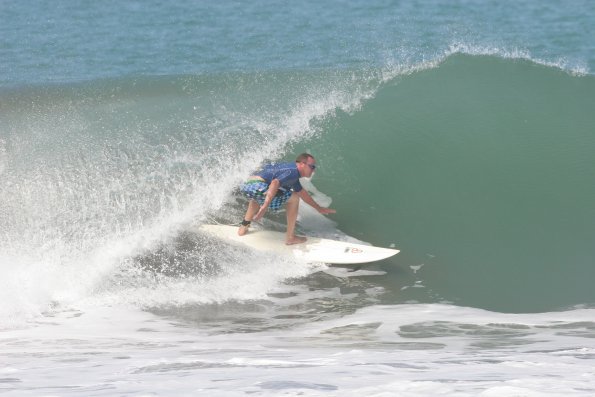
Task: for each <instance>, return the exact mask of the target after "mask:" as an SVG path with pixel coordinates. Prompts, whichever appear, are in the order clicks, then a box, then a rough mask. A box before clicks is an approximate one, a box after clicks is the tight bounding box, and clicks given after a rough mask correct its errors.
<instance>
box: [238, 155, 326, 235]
mask: <svg viewBox="0 0 595 397" xmlns="http://www.w3.org/2000/svg"><path fill="white" fill-rule="evenodd" d="M314 170H316V160H315V159H314V157H313V156H312V155H310V154H308V153H302V154H300V155H299V156H298V157H297V158H296V160H295V163H277V164H267V165H265V166H264V167H263V169H262V170H261V171H259V172H257V173H256V174H254V175H252V176H251V177H250V178H248V181H246V183H244V184H243V185H242V186H241V191H242V193H244V194H245V195H246V197H248V199H249V200H250V201H249V203H248V210H247V211H246V215H245V216H244V220H243V221H242V222H241V224H240V228H239V229H238V234H239V235H240V236H243V235H245V234H246V233H248V228H249V227H250V223H251V222H252V221H253V220H255V221H257V220H259V219H261V218H262V217H263V216H264V214H265V213H266V212H267V210H268V209H269V208H270V209H271V210H273V211H278V210H279V209H280V208H281V207H282V206H283V204H285V203H287V232H286V234H285V244H287V245H291V244H300V243H303V242H305V241H306V237H303V236H296V235H295V223H296V220H297V215H298V209H299V205H300V198H301V199H302V200H304V201H305V202H306V204H309V205H310V206H312V207H313V208H314V209H316V210H317V211H318V212H320V213H321V214H323V215H326V214H334V213H335V212H336V211H335V210H333V209H330V208H324V207H321V206H320V205H318V204H317V203H316V201H314V199H313V198H312V196H310V194H309V193H308V192H307V191H306V189H304V188H302V185H301V184H300V178H301V177H305V178H310V177H311V176H312V175H313V174H314Z"/></svg>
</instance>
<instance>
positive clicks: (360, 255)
mask: <svg viewBox="0 0 595 397" xmlns="http://www.w3.org/2000/svg"><path fill="white" fill-rule="evenodd" d="M198 231H199V232H201V233H207V234H210V235H212V236H214V237H217V238H219V239H222V240H225V241H229V242H231V243H234V244H241V245H244V246H247V247H250V248H252V249H254V250H257V251H269V252H275V253H278V254H281V255H293V256H294V257H295V258H297V259H300V260H304V261H306V262H323V263H330V264H344V265H346V264H361V263H370V262H376V261H380V260H383V259H386V258H390V257H391V256H393V255H396V254H397V253H398V252H399V250H396V249H392V248H382V247H375V246H373V245H364V244H354V243H350V242H346V241H338V240H330V239H324V238H318V237H308V240H307V241H306V242H305V243H302V244H294V245H286V244H285V233H281V232H276V231H272V230H255V229H254V228H251V229H250V231H249V232H248V233H247V234H246V235H244V236H238V227H237V226H227V225H201V226H200V227H199V228H198Z"/></svg>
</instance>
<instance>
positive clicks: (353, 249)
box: [344, 247, 364, 254]
mask: <svg viewBox="0 0 595 397" xmlns="http://www.w3.org/2000/svg"><path fill="white" fill-rule="evenodd" d="M344 252H345V253H346V254H347V253H349V252H351V253H352V254H360V253H362V252H364V250H362V249H359V248H353V247H345V251H344Z"/></svg>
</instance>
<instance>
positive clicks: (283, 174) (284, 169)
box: [255, 163, 302, 192]
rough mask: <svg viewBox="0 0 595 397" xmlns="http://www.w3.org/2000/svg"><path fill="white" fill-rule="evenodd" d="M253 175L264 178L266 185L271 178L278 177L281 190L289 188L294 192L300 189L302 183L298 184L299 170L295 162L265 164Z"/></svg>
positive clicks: (269, 182)
mask: <svg viewBox="0 0 595 397" xmlns="http://www.w3.org/2000/svg"><path fill="white" fill-rule="evenodd" d="M255 175H258V176H259V177H261V178H262V179H264V180H265V182H266V183H267V184H268V185H270V184H271V182H272V181H273V179H278V180H279V182H280V188H281V189H283V190H288V189H290V190H293V191H294V192H299V191H301V190H302V185H301V184H300V172H299V171H298V169H297V165H296V164H295V163H273V164H266V165H265V166H264V167H263V168H262V170H260V171H259V172H257V173H256V174H255Z"/></svg>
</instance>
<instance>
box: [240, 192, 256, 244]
mask: <svg viewBox="0 0 595 397" xmlns="http://www.w3.org/2000/svg"><path fill="white" fill-rule="evenodd" d="M259 208H260V206H259V205H258V202H256V200H250V202H248V209H247V210H246V215H244V220H245V221H248V222H251V221H252V218H254V215H256V213H257V212H258V209H259ZM249 227H250V225H241V226H240V228H239V229H238V235H240V236H243V235H244V234H246V233H248V228H249Z"/></svg>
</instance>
